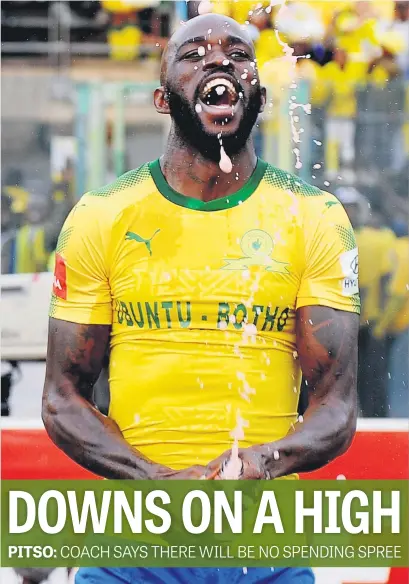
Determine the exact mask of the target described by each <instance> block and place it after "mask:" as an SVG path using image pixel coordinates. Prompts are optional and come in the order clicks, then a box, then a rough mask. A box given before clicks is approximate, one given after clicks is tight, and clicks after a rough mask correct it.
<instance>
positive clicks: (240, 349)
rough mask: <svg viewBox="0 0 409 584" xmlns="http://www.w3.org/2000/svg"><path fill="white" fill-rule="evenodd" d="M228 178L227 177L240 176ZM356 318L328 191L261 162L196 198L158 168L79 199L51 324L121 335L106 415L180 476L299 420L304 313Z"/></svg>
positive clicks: (114, 342) (343, 230) (347, 254)
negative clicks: (235, 444) (217, 194)
mask: <svg viewBox="0 0 409 584" xmlns="http://www.w3.org/2000/svg"><path fill="white" fill-rule="evenodd" d="M232 176H233V177H234V175H232ZM307 305H322V306H328V307H332V308H335V309H339V310H343V311H348V312H356V313H358V312H359V306H360V303H359V295H358V256H357V248H356V243H355V237H354V233H353V231H352V228H351V226H350V223H349V221H348V218H347V216H346V213H345V211H344V209H343V207H342V205H341V204H340V203H339V202H338V200H337V199H336V198H335V197H333V196H332V195H330V194H328V193H325V192H322V191H321V190H319V189H317V188H315V187H313V186H310V185H308V184H306V183H304V182H302V181H301V180H300V179H298V178H297V177H295V176H293V175H292V174H289V173H286V172H284V171H281V170H279V169H276V168H274V167H272V166H270V165H268V164H267V163H265V162H263V161H261V160H259V161H258V163H257V166H256V168H255V170H254V173H253V175H252V176H251V177H250V179H249V180H248V182H247V183H246V184H245V186H244V187H243V188H241V189H240V190H239V191H237V192H236V193H234V194H232V195H228V196H226V197H223V198H221V199H217V200H213V201H210V202H202V201H199V200H197V199H194V198H190V197H186V196H183V195H181V194H179V193H177V192H175V191H174V190H173V189H172V188H171V187H170V186H169V185H168V183H167V182H166V180H165V178H164V176H163V174H162V172H161V168H160V164H159V161H154V162H151V163H149V164H145V165H143V166H142V167H141V168H138V169H137V170H132V171H130V172H128V173H127V174H125V175H124V176H122V177H120V178H119V179H117V180H116V181H115V182H114V183H112V184H110V185H108V186H107V187H104V188H102V189H100V190H95V191H91V192H88V193H87V194H85V195H84V196H83V197H82V198H81V200H80V201H79V202H78V203H77V205H76V206H75V207H74V209H73V210H72V212H71V214H70V215H69V217H68V219H67V221H66V223H65V225H64V227H63V230H62V232H61V235H60V238H59V242H58V247H57V253H56V268H55V278H54V288H53V297H52V301H51V307H50V316H51V317H53V318H55V319H62V320H66V321H71V322H75V323H84V324H106V325H112V338H111V356H110V407H109V416H110V417H111V418H112V419H113V420H115V422H116V423H117V424H118V426H119V428H120V429H121V431H122V433H123V436H124V438H125V440H127V441H128V442H129V443H130V444H132V445H133V446H135V447H137V448H138V449H139V450H140V451H141V452H142V454H143V455H145V456H147V457H148V458H150V459H152V460H154V461H155V462H158V463H161V464H165V465H167V466H169V467H172V468H174V469H180V468H184V467H188V466H190V465H193V464H203V465H206V464H207V463H208V462H209V461H210V460H212V459H213V458H215V457H217V456H218V455H219V454H220V453H222V452H223V451H224V450H226V449H227V448H229V447H230V446H231V445H232V433H234V431H235V430H236V432H237V430H238V429H239V431H240V432H239V433H240V436H241V439H240V446H241V447H247V446H251V445H253V444H260V443H264V442H269V441H275V440H278V439H280V438H282V437H283V436H285V435H286V434H287V433H288V431H289V430H291V427H292V426H293V424H294V423H295V422H296V418H297V404H298V398H299V389H300V380H301V370H300V364H299V360H298V356H297V352H296V335H295V315H296V310H297V308H300V307H303V306H307Z"/></svg>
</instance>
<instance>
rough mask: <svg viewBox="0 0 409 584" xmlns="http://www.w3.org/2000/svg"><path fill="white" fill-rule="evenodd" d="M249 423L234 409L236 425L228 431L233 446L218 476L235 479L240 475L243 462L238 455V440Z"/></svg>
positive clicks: (241, 438)
mask: <svg viewBox="0 0 409 584" xmlns="http://www.w3.org/2000/svg"><path fill="white" fill-rule="evenodd" d="M248 425H249V423H248V422H247V420H244V419H243V418H242V417H241V412H240V409H239V408H237V410H236V427H235V428H234V429H233V430H232V431H231V432H230V436H231V437H232V438H233V440H234V442H233V446H232V449H231V456H230V458H229V459H228V461H227V462H226V463H225V464H224V465H223V468H222V469H221V471H220V478H222V479H230V480H235V479H238V478H239V477H240V474H241V472H242V470H243V462H242V460H241V458H240V457H239V440H243V438H244V428H246V427H247V426H248Z"/></svg>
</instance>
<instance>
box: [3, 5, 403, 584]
mask: <svg viewBox="0 0 409 584" xmlns="http://www.w3.org/2000/svg"><path fill="white" fill-rule="evenodd" d="M198 5H199V2H195V1H190V2H185V1H180V2H179V1H175V2H170V1H150V2H149V1H143V0H122V1H119V0H118V1H117V0H113V1H111V0H104V1H101V2H97V1H91V2H81V1H75V2H69V1H54V2H51V1H37V2H25V1H13V2H4V1H3V2H2V3H1V16H2V65H3V66H2V150H1V153H2V284H1V287H2V301H3V318H2V350H3V353H2V358H3V361H2V469H1V476H2V478H4V479H6V478H17V479H18V478H21V479H24V478H36V479H41V478H55V479H58V478H81V477H85V476H89V475H87V473H86V472H85V471H83V470H82V469H81V468H80V467H78V466H77V465H75V464H74V463H73V462H71V461H70V460H69V459H67V458H66V457H65V455H63V454H62V453H61V452H60V451H58V450H57V449H56V447H55V446H54V445H53V444H51V442H50V441H49V440H48V438H47V437H46V435H45V432H44V430H43V429H42V424H41V420H40V400H41V391H42V383H43V377H44V363H43V359H44V356H45V349H46V339H47V336H46V335H47V307H48V299H49V294H50V288H51V282H52V269H53V252H54V249H55V245H56V239H57V236H58V233H59V230H60V228H61V225H62V223H63V221H64V218H65V217H66V215H67V213H68V212H69V210H70V208H71V207H72V206H73V204H74V203H75V202H76V200H78V198H79V196H81V194H82V193H84V192H85V191H87V190H88V189H91V188H95V187H97V186H100V185H102V184H104V183H107V182H109V181H110V180H112V179H113V178H114V177H115V176H118V175H120V174H122V173H123V172H125V171H126V170H128V169H130V168H135V167H137V166H138V165H140V164H142V163H143V162H146V161H147V160H150V159H153V158H156V157H157V156H158V155H159V154H160V152H161V150H162V149H163V145H164V138H165V136H166V132H167V129H168V121H167V120H165V119H163V116H159V115H157V114H156V112H155V111H154V108H153V106H152V99H151V93H152V88H154V87H155V86H156V84H157V80H158V73H159V60H160V55H161V51H162V49H163V47H164V45H165V43H166V40H167V38H168V36H169V34H170V33H171V32H172V30H174V28H175V27H176V26H177V25H178V24H179V23H180V21H181V20H186V19H187V18H189V17H191V16H193V15H194V14H195V13H196V12H197V10H198ZM266 7H267V11H260V8H266ZM269 7H270V2H253V1H248V0H238V1H234V0H231V1H227V2H226V1H219V2H216V1H215V2H213V6H212V9H213V10H215V11H217V12H221V13H223V14H230V15H232V16H233V17H235V18H237V19H238V20H240V21H241V22H242V23H243V24H245V25H246V26H248V27H249V30H250V32H251V34H253V35H254V39H255V42H256V47H257V58H258V66H259V69H260V74H261V78H262V81H263V83H264V84H265V85H266V86H267V88H268V96H269V101H268V107H267V108H266V112H265V114H264V115H263V116H261V117H260V120H259V124H258V127H257V128H256V130H255V136H254V138H255V142H256V147H257V151H258V153H259V154H260V155H261V156H262V157H263V158H265V159H266V160H267V161H269V162H271V163H273V164H276V165H277V166H279V167H281V168H284V169H287V170H289V171H291V172H296V173H297V174H299V175H300V176H301V177H302V178H303V179H305V180H307V181H308V182H311V183H313V184H316V185H318V186H320V187H322V188H325V189H326V190H329V191H331V192H335V194H338V196H339V197H340V198H341V200H342V201H343V202H344V204H346V205H348V204H349V205H352V206H353V207H354V208H355V210H357V211H359V216H360V219H359V221H360V225H361V226H362V225H363V226H364V228H365V227H366V228H367V230H368V231H367V235H368V234H370V235H371V237H372V239H370V238H369V235H368V237H367V239H370V243H369V247H368V249H367V248H364V245H367V244H366V243H365V242H366V239H365V238H362V250H360V252H361V257H360V261H361V274H362V273H365V274H366V276H365V278H367V280H368V281H367V282H365V290H364V293H365V294H364V298H363V301H364V310H366V308H367V307H366V302H365V301H366V299H367V298H368V295H367V294H366V293H367V292H368V291H370V290H373V289H375V288H377V287H380V286H381V285H383V284H384V282H383V280H382V278H383V276H384V275H385V274H386V272H388V275H389V276H390V277H391V280H389V283H388V282H387V283H386V287H385V294H384V295H380V294H379V299H378V302H377V303H375V306H373V305H371V306H370V307H369V301H367V302H368V310H369V312H370V315H369V316H368V318H366V316H367V315H366V313H365V320H363V322H362V331H363V334H362V335H361V336H362V339H361V341H362V343H365V342H366V343H367V345H366V346H363V351H365V350H366V351H368V342H369V341H370V342H371V343H374V344H373V345H370V347H373V359H376V361H377V362H378V363H383V364H384V367H383V369H382V371H383V373H384V376H385V378H384V379H381V383H380V384H379V393H380V395H378V398H377V402H376V404H375V406H374V407H372V406H371V404H365V403H361V410H362V411H361V414H362V418H361V419H360V421H359V427H358V433H357V436H356V438H355V440H354V443H353V445H352V447H351V449H350V450H349V451H348V453H347V454H345V455H344V456H342V457H341V458H339V459H338V460H336V461H335V462H334V463H332V464H330V465H328V466H327V467H325V468H324V469H321V470H320V471H317V472H316V473H311V474H309V475H306V476H305V477H304V478H314V477H316V478H318V477H320V478H340V479H343V478H346V479H347V480H348V479H353V478H362V479H377V478H379V479H380V478H385V479H389V478H390V479H393V478H408V477H409V469H408V456H409V452H408V428H409V425H408V397H409V396H408V393H409V392H408V387H407V385H406V387H403V388H402V387H401V388H400V389H399V392H398V393H399V394H400V398H399V399H398V400H396V399H394V398H392V395H395V397H396V387H394V381H396V380H394V379H391V371H392V368H393V366H394V365H393V363H394V361H393V359H395V361H396V356H397V355H398V358H400V360H401V361H402V360H403V365H404V366H406V370H407V366H408V354H407V349H406V355H405V353H403V357H402V353H397V354H396V353H394V349H395V346H396V340H397V339H398V338H400V335H401V334H402V333H403V334H406V335H407V329H408V324H409V323H408V318H409V317H408V314H407V310H408V304H407V302H406V308H399V310H400V311H401V314H400V316H401V318H400V322H401V323H402V322H403V324H400V325H399V327H398V328H396V326H394V322H393V318H392V319H391V318H389V320H388V319H386V320H388V322H386V324H385V325H384V327H383V330H381V331H379V327H378V329H377V328H376V327H377V325H379V323H382V321H385V319H383V316H384V315H385V314H386V313H387V312H388V309H389V308H390V306H392V308H393V305H392V304H391V300H393V297H394V295H395V296H396V295H398V296H399V294H400V296H402V295H403V296H404V295H405V294H406V295H407V294H408V289H409V275H408V276H407V277H406V280H405V274H403V276H402V275H401V280H402V277H403V279H404V281H403V289H404V291H403V292H402V291H400V293H398V292H399V290H398V291H397V286H398V284H399V282H395V284H396V285H395V286H393V285H391V282H392V281H393V274H394V272H395V271H398V268H399V269H400V270H401V268H402V267H401V265H399V263H400V262H402V260H400V262H399V259H397V256H396V255H395V251H396V249H397V247H398V245H399V246H400V247H402V244H403V246H405V245H406V246H407V247H403V249H404V254H403V256H402V257H403V258H407V260H408V263H409V240H408V238H407V224H408V216H409V184H408V181H409V4H408V2H393V1H392V0H372V1H370V0H368V1H366V2H343V1H336V0H334V1H332V0H312V1H308V2H307V1H306V0H302V2H297V1H295V0H288V1H287V3H286V9H285V10H281V11H280V2H274V1H273V2H271V10H270V9H269ZM275 29H277V30H278V31H279V36H278V37H277V36H276V33H275ZM282 43H288V45H289V46H290V47H292V49H293V50H294V53H293V54H294V56H298V57H301V58H299V59H297V63H296V65H293V64H291V63H290V62H289V60H288V59H285V58H283V45H282ZM304 56H307V57H308V58H304ZM298 139H300V140H301V141H300V142H298ZM299 161H301V164H300V163H299ZM383 256H385V257H390V256H391V257H392V258H393V259H392V260H391V261H390V262H389V268H388V269H385V273H384V272H382V271H381V269H380V265H381V264H382V263H383V260H382V257H383ZM363 262H364V265H363ZM403 262H405V259H404V260H403ZM401 271H402V270H401ZM403 272H404V270H403ZM397 279H398V280H399V278H397ZM361 285H362V283H361ZM400 285H401V287H402V282H400ZM369 296H371V293H369ZM396 306H397V305H395V307H396ZM402 311H403V313H402ZM405 311H406V312H405ZM398 320H399V319H398ZM395 321H396V319H395ZM381 328H382V327H381ZM368 339H369V341H368ZM394 343H395V344H394ZM371 350H372V349H371ZM373 359H372V365H373ZM16 361H17V362H18V363H19V370H18V369H16V368H15V367H14V366H15V362H16ZM365 365H366V363H363V362H362V361H361V363H360V367H361V370H362V369H363V367H364V366H365ZM369 365H371V360H370V359H369ZM395 366H396V363H395ZM9 382H12V383H9ZM361 382H362V384H363V387H368V388H369V389H368V391H370V377H369V381H368V375H366V377H365V374H363V375H362V380H361ZM365 384H366V385H365ZM368 384H369V385H368ZM9 385H11V387H10V395H9V397H8V399H6V398H7V394H8V389H7V388H8V386H9ZM361 392H362V389H361ZM1 577H2V581H4V582H6V583H9V582H10V584H12V583H14V582H15V581H16V579H15V576H14V574H13V573H12V572H11V571H3V572H2V573H1ZM3 578H4V580H3ZM408 578H409V574H408V571H407V570H397V571H396V572H395V571H390V570H388V569H377V570H373V571H370V570H332V571H328V570H319V571H317V582H318V584H320V583H322V584H323V583H324V582H326V583H331V584H338V583H339V584H345V583H348V584H351V583H355V582H356V583H358V582H366V583H370V582H371V583H375V582H376V583H381V582H385V583H386V582H389V583H390V584H403V583H404V582H407V581H408ZM65 580H66V576H65V572H64V571H59V572H56V573H55V574H54V575H53V576H52V577H51V579H50V582H56V583H57V582H58V583H62V582H65Z"/></svg>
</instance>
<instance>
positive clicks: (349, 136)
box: [319, 48, 366, 176]
mask: <svg viewBox="0 0 409 584" xmlns="http://www.w3.org/2000/svg"><path fill="white" fill-rule="evenodd" d="M365 77H366V65H365V64H364V63H358V62H354V61H351V60H350V58H349V56H348V53H347V51H345V50H344V49H339V48H336V49H335V51H334V59H333V61H331V62H329V63H327V64H326V65H324V67H322V71H321V76H320V81H319V83H320V84H321V86H322V92H323V94H324V96H325V99H326V102H327V119H326V139H327V147H326V168H327V172H328V174H329V175H330V176H332V175H336V174H337V173H338V172H339V168H340V167H342V168H343V169H344V171H345V169H347V170H349V169H351V167H352V166H353V161H354V159H355V118H356V112H357V101H356V89H357V87H359V86H360V85H362V84H364V83H365Z"/></svg>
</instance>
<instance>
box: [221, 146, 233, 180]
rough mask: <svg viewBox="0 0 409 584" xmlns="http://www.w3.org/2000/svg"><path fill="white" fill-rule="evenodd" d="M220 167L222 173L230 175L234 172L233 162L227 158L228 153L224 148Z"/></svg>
mask: <svg viewBox="0 0 409 584" xmlns="http://www.w3.org/2000/svg"><path fill="white" fill-rule="evenodd" d="M219 167H220V170H221V171H222V172H225V173H226V174H230V173H231V171H232V170H233V164H232V161H231V160H230V158H229V156H227V154H226V151H225V149H224V148H223V146H220V162H219Z"/></svg>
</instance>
